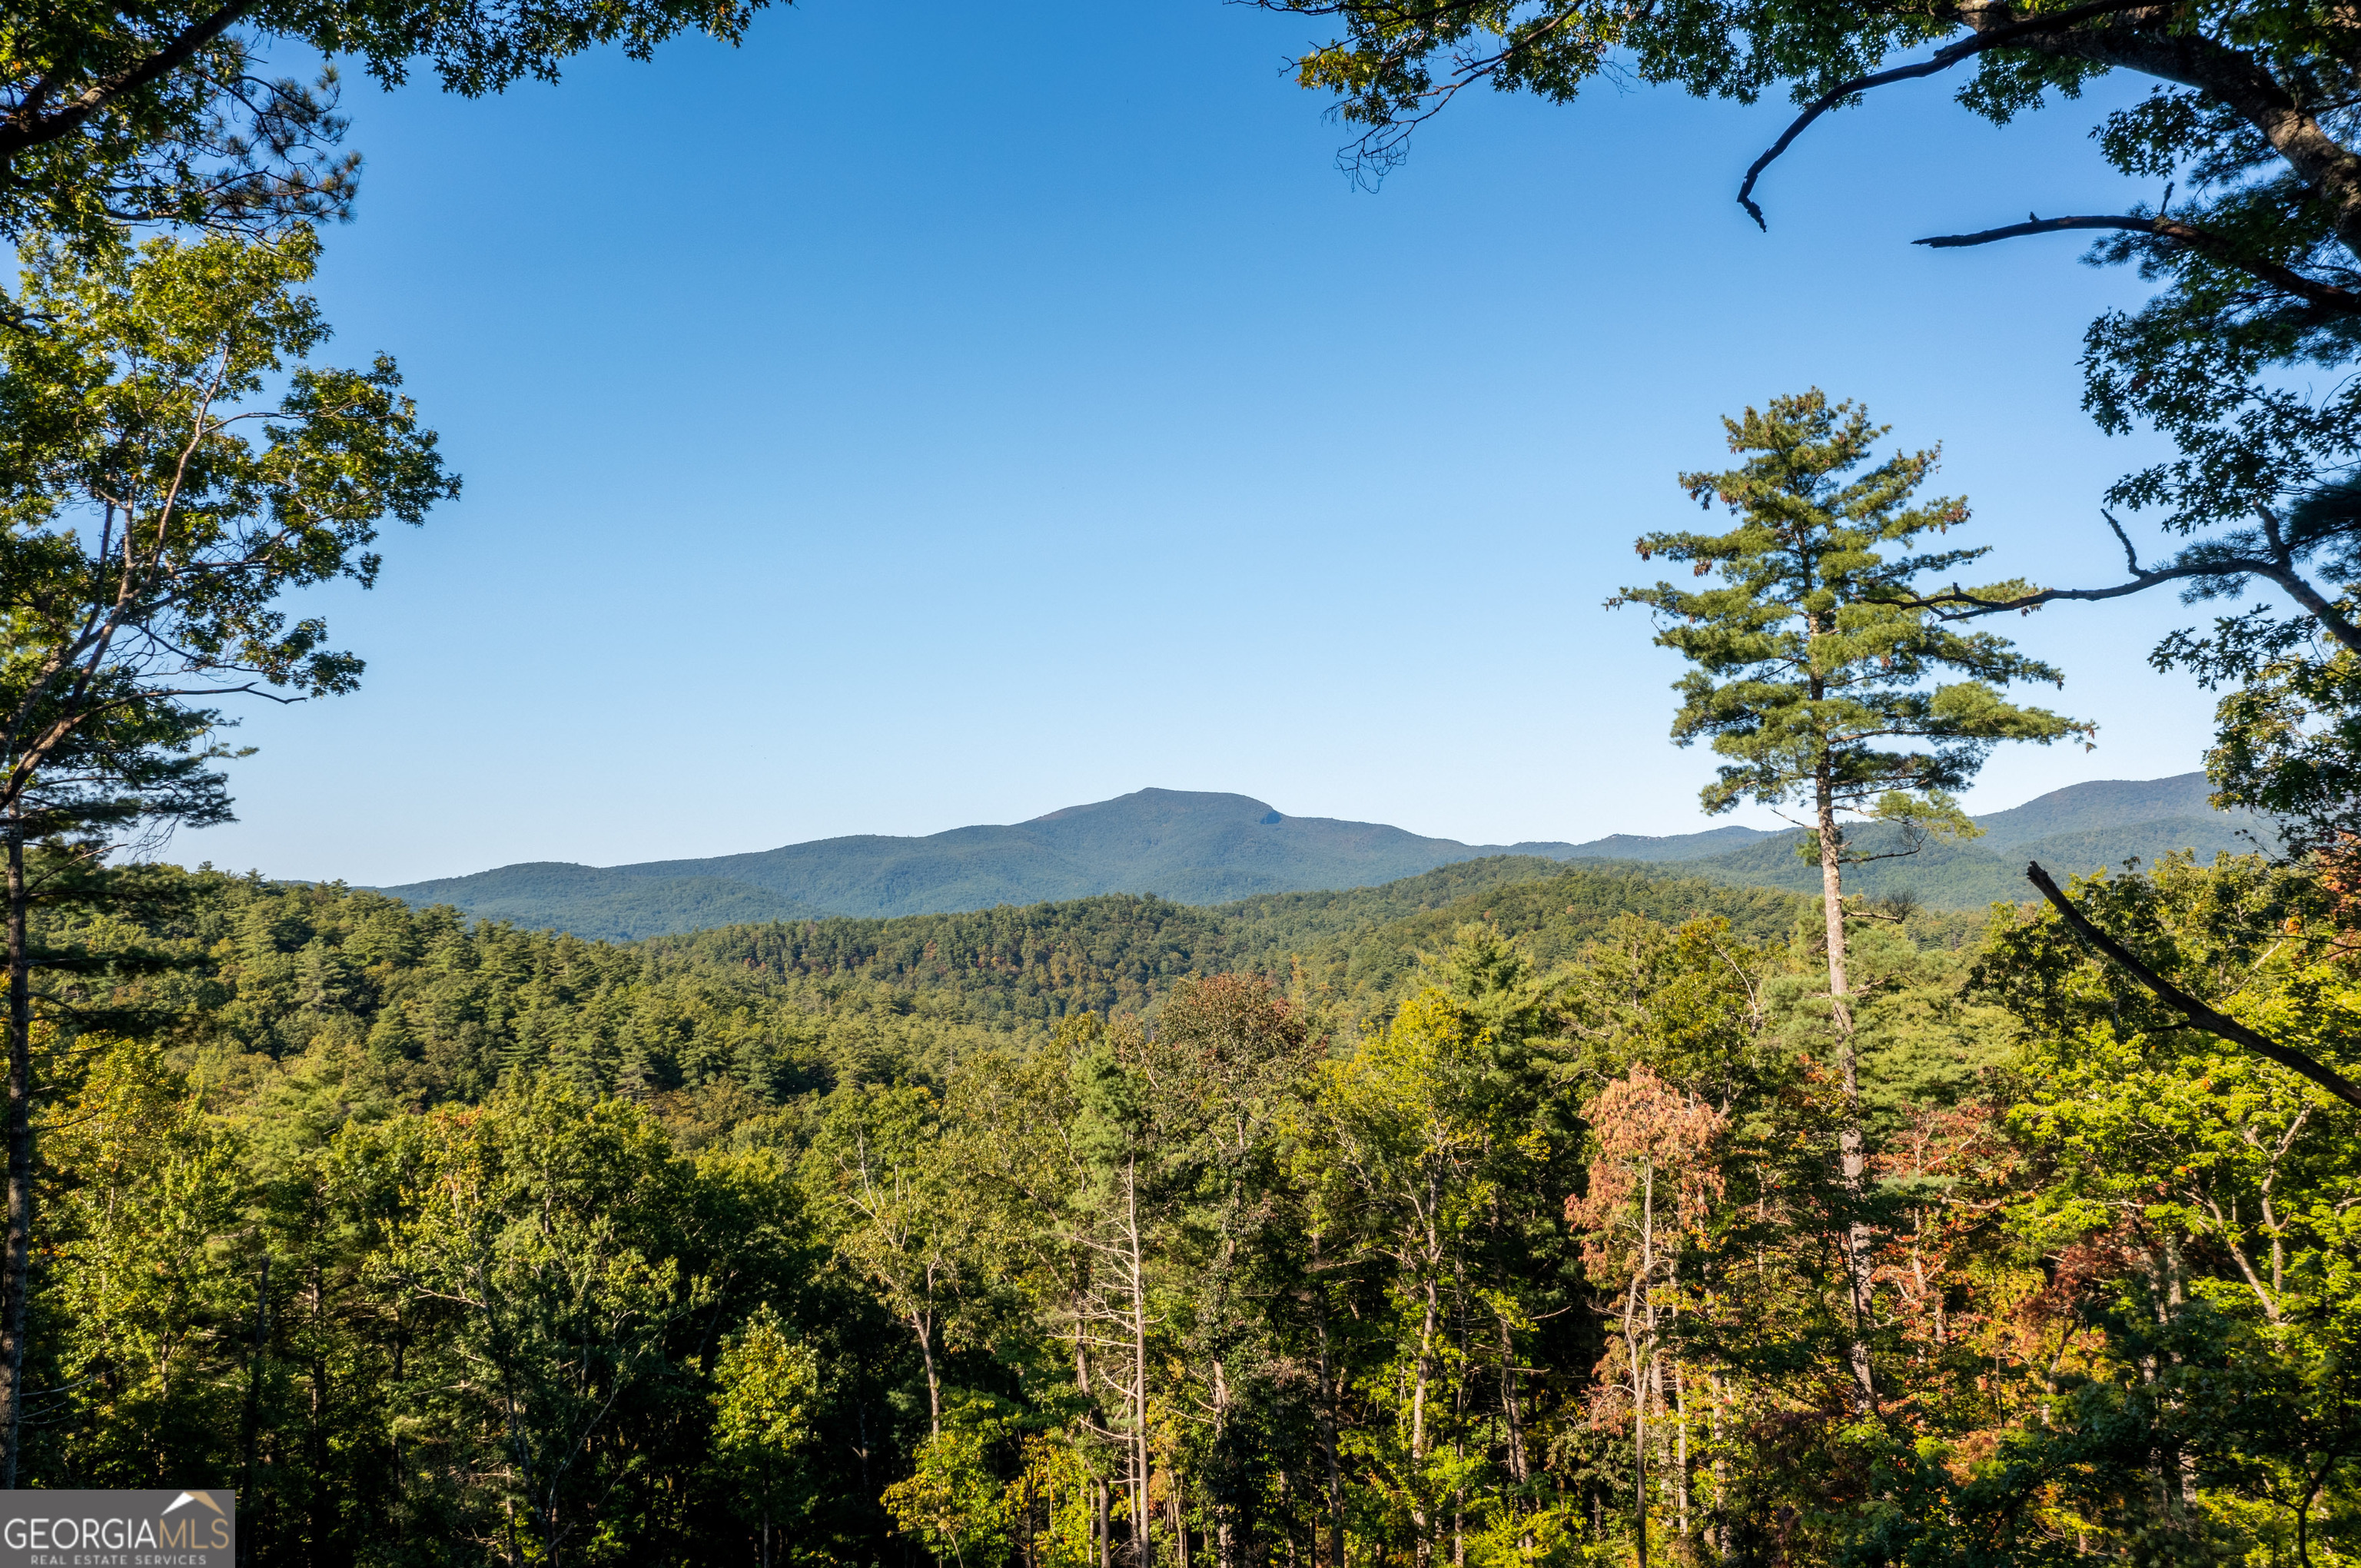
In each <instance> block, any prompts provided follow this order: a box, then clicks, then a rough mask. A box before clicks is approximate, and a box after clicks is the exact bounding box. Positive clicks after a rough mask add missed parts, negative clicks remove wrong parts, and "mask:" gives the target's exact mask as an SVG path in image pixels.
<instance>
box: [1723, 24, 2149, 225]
mask: <svg viewBox="0 0 2361 1568" xmlns="http://www.w3.org/2000/svg"><path fill="white" fill-rule="evenodd" d="M2153 4H2154V0H2092V3H2091V4H2089V5H2076V6H2074V7H2072V8H2071V9H2069V10H2064V11H2056V12H2051V13H2048V14H2047V15H2044V16H2028V17H2026V19H2025V20H2023V21H2021V22H2011V23H2009V24H2008V25H2007V26H2006V27H1994V28H1993V30H1992V31H1991V32H1988V33H1978V34H1977V35H1976V36H1975V37H1973V38H1961V39H1960V41H1959V42H1958V43H1955V44H1950V45H1947V46H1946V47H1944V48H1942V49H1937V50H1936V51H1935V53H1934V55H1933V57H1932V58H1930V59H1927V60H1920V61H1919V62H1918V63H1917V64H1916V65H1897V66H1895V67H1894V69H1893V70H1891V71H1871V72H1870V73H1869V74H1868V75H1866V76H1856V77H1854V78H1853V79H1852V80H1851V81H1850V82H1839V83H1837V85H1836V86H1834V87H1831V88H1830V89H1828V91H1827V92H1826V93H1821V94H1820V95H1819V96H1818V97H1817V98H1815V99H1813V100H1812V102H1811V103H1810V104H1809V105H1807V106H1806V108H1805V110H1804V112H1803V113H1802V114H1800V115H1796V116H1795V120H1794V122H1793V123H1792V124H1790V125H1789V126H1787V128H1786V130H1785V131H1784V132H1783V133H1781V135H1780V137H1779V139H1778V140H1777V141H1775V142H1773V143H1772V144H1771V150H1769V151H1768V152H1766V153H1764V154H1763V156H1762V157H1760V158H1758V159H1755V160H1754V161H1753V162H1752V164H1750V165H1748V167H1747V170H1746V181H1745V182H1744V183H1743V184H1741V185H1740V186H1739V188H1738V204H1739V205H1740V206H1741V207H1743V208H1745V209H1746V214H1747V215H1748V216H1749V217H1751V218H1752V219H1753V220H1754V226H1755V227H1757V228H1760V229H1763V230H1765V231H1766V232H1767V231H1768V230H1769V229H1770V227H1771V225H1769V224H1767V223H1765V222H1763V209H1762V208H1760V207H1758V206H1756V205H1755V204H1754V181H1757V180H1758V179H1760V178H1762V175H1763V170H1766V169H1768V168H1770V167H1771V164H1772V162H1773V160H1774V159H1777V158H1778V156H1779V155H1780V154H1781V153H1783V152H1784V151H1786V150H1787V148H1789V147H1790V146H1792V145H1793V144H1794V142H1795V138H1796V137H1799V136H1801V135H1803V134H1804V128H1805V127H1806V126H1809V125H1810V124H1811V123H1812V122H1813V121H1814V120H1817V119H1818V118H1819V117H1820V116H1821V115H1825V114H1827V113H1828V111H1829V110H1830V109H1833V108H1835V107H1836V106H1837V105H1838V104H1841V103H1843V102H1844V101H1845V100H1846V99H1848V98H1850V97H1853V96H1854V95H1855V94H1857V93H1866V92H1868V91H1869V90H1870V89H1871V88H1872V87H1884V86H1888V85H1890V84H1891V83H1893V82H1909V81H1912V80H1915V79H1916V78H1917V77H1921V76H1933V75H1935V74H1936V73H1937V72H1938V71H1949V70H1950V69H1951V67H1953V66H1955V65H1957V64H1959V63H1960V61H1961V60H1971V59H1973V58H1974V57H1975V56H1977V55H1980V54H1982V53H1983V52H1984V51H1985V50H1986V49H2005V48H2007V47H2008V46H2009V45H2010V44H2013V43H2021V42H2023V41H2024V40H2025V39H2026V38H2029V37H2032V36H2033V35H2035V34H2037V33H2051V32H2056V31H2057V30H2058V29H2059V28H2060V27H2072V26H2074V25H2075V24H2076V23H2078V22H2086V21H2089V20H2090V19H2091V18H2092V17H2093V16H2106V15H2108V14H2109V13H2111V12H2115V11H2138V10H2146V9H2148V8H2149V7H2150V6H2151V5H2153Z"/></svg>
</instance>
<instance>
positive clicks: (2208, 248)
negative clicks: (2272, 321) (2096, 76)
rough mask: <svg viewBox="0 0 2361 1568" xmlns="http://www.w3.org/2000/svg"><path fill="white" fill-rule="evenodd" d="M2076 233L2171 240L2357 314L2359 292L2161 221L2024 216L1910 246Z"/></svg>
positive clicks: (2324, 305)
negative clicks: (2020, 219)
mask: <svg viewBox="0 0 2361 1568" xmlns="http://www.w3.org/2000/svg"><path fill="white" fill-rule="evenodd" d="M2076 229H2121V230H2123V231H2124V232H2125V233H2127V234H2146V235H2154V236H2157V237H2158V238H2159V239H2169V240H2175V241H2178V242H2179V243H2180V244H2182V245H2185V246H2187V247H2189V248H2190V249H2191V250H2194V251H2199V252H2202V254H2203V255H2205V256H2206V257H2207V258H2210V259H2212V260H2213V261H2217V262H2219V263H2221V264H2222V265H2223V266H2224V267H2229V268H2235V269H2237V270H2238V271H2240V272H2244V273H2246V275H2247V276H2248V277H2250V278H2255V279H2258V280H2261V281H2263V282H2265V283H2268V284H2269V285H2271V287H2273V288H2275V289H2278V290H2280V291H2283V292H2285V293H2290V294H2293V295H2294V296H2295V297H2296V298H2298V299H2300V300H2301V301H2303V302H2305V303H2307V304H2310V305H2313V306H2316V307H2318V308H2319V309H2321V310H2324V311H2335V312H2337V313H2340V314H2344V315H2361V294H2356V293H2355V292H2354V291H2352V290H2350V289H2340V288H2338V287H2336V285H2334V283H2322V282H2319V281H2317V280H2313V279H2310V278H2307V277H2305V276H2304V275H2303V274H2302V273H2301V272H2298V271H2296V270H2294V269H2292V268H2287V267H2282V266H2280V265H2279V263H2277V262H2275V261H2258V260H2255V259H2253V258H2248V257H2243V256H2240V255H2238V254H2237V252H2236V251H2235V249H2234V248H2233V247H2232V246H2231V244H2230V242H2229V241H2228V240H2226V239H2224V238H2223V237H2222V236H2219V235H2213V234H2207V233H2206V232H2205V231H2204V230H2203V229H2200V228H2192V227H2191V226H2190V225H2187V224H2182V223H2175V222H2174V221H2172V220H2171V219H2170V218H2165V217H2155V218H2143V217H2136V216H2126V217H2114V216H2110V215H2105V214H2101V215H2098V216H2093V217H2071V218H2037V217H2035V216H2033V215H2032V214H2026V221H2025V222H2023V223H2021V224H2010V225H2008V226H2007V227H2005V228H1996V229H1980V230H1978V231H1977V232H1976V233H1974V234H1943V235H1936V236H1932V237H1930V238H1927V239H1914V240H1912V241H1911V242H1910V243H1911V244H1913V245H1923V246H1926V247H1928V248H1930V249H1934V250H1952V249H1957V248H1958V247H1961V246H1969V245H1990V244H1992V243H1993V241H1995V240H2003V239H2023V238H2025V237H2026V236H2029V235H2037V234H2064V233H2068V232H2070V231H2072V230H2076Z"/></svg>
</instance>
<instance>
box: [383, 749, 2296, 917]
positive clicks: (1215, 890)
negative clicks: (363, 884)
mask: <svg viewBox="0 0 2361 1568" xmlns="http://www.w3.org/2000/svg"><path fill="white" fill-rule="evenodd" d="M2207 793H2208V786H2207V784H2206V783H2205V777H2204V775H2203V774H2202V773H2184V774H2181V775H2180V776H2179V777H2177V778H2169V779H2150V780H2143V781H2124V780H2110V781H2106V782H2102V783H2093V784H2074V785H2071V786H2070V787H2068V788H2066V789H2061V790H2055V791H2052V792H2051V793H2050V794H2048V795H2043V796H2041V797H2040V798H2039V799H2037V800H2033V801H2028V802H2027V803H2026V804H2025V805H2023V806H2016V807H2015V808H2013V809H2011V810H2007V811H1999V812H1994V813H1993V814H1992V815H1991V816H1989V817H1980V818H1978V819H1977V820H1978V822H1979V825H1980V826H1982V828H1984V837H1983V838H1982V839H1975V840H1973V841H1971V842H1970V843H1967V844H1961V845H1944V846H1934V847H1930V848H1928V849H1927V850H1923V851H1921V852H1920V853H1919V854H1917V855H1915V856H1911V857H1909V858H1907V859H1903V860H1892V861H1876V862H1873V863H1872V864H1870V865H1867V866H1863V867H1861V868H1858V869H1857V870H1856V871H1854V872H1851V873H1849V875H1848V879H1847V883H1848V886H1849V887H1853V888H1857V889H1859V890H1861V891H1863V892H1868V893H1873V894H1897V893H1909V894H1916V896H1917V897H1918V898H1919V899H1920V900H1922V901H1923V902H1925V903H1927V904H1929V905H1941V906H1947V907H1970V906H1974V905H1982V904H1985V903H1989V902H1992V901H1993V900H1996V899H2018V898H2022V897H2024V896H2026V893H2025V883H2024V880H2023V872H2024V868H2025V862H2026V861H2027V860H2029V859H2031V860H2039V861H2042V863H2043V864H2044V865H2046V866H2048V867H2049V868H2050V869H2051V870H2053V871H2055V872H2059V873H2060V874H2064V873H2067V872H2089V871H2094V870H2096V869H2098V868H2100V867H2102V866H2111V865H2118V864H2120V863H2122V862H2123V861H2125V860H2127V859H2130V858H2133V857H2137V858H2138V859H2139V860H2141V861H2154V860H2156V859H2157V858H2158V857H2159V856H2161V855H2163V854H2165V853H2167V852H2169V851H2171V850H2196V851H2198V852H2199V853H2200V854H2201V855H2202V856H2204V857H2205V858H2207V859H2211V858H2212V856H2213V855H2214V854H2215V853H2217V852H2220V851H2222V850H2249V849H2252V848H2254V844H2253V842H2252V841H2250V840H2248V839H2244V838H2242V837H2241V836H2240V834H2241V831H2242V830H2248V831H2257V832H2259V831H2261V828H2260V825H2259V824H2258V823H2257V821H2255V820H2254V819H2251V818H2249V817H2246V816H2245V815H2244V814H2236V813H2224V812H2217V811H2214V810H2213V809H2212V807H2211V806H2209V805H2208V804H2207V802H2206V795H2207ZM1797 838H1798V835H1797V834H1795V833H1794V832H1765V831H1763V830H1761V829H1758V828H1713V829H1711V830H1709V831H1708V832H1703V833H1682V834H1675V835H1672V836H1670V837H1665V838H1647V837H1642V836H1637V835H1633V834H1628V833H1618V834H1613V835H1610V836H1609V837H1608V838H1604V839H1591V840H1589V841H1588V842H1587V843H1580V844H1569V843H1522V844H1463V843H1460V842H1459V841H1458V840H1456V839H1427V838H1422V837H1420V836H1419V835H1418V834H1415V833H1410V832H1405V831H1404V830H1403V829H1401V828H1389V827H1386V826H1385V825H1383V824H1381V823H1374V822H1344V821H1339V820H1337V819H1335V818H1334V817H1287V816H1283V815H1281V814H1280V813H1279V812H1278V811H1276V810H1273V809H1272V808H1271V807H1270V806H1268V805H1266V804H1265V803H1263V802H1262V801H1259V800H1256V799H1254V798H1252V797H1251V796H1248V795H1216V794H1205V793H1199V792H1194V791H1189V790H1170V789H1144V790H1140V791H1138V792H1137V793H1136V794H1132V795H1122V796H1119V797H1117V798H1116V799H1114V800H1103V801H1099V802H1097V803H1095V804H1093V805H1090V806H1068V807H1067V808H1065V809H1064V810H1062V811H1053V812H1051V813H1049V815H1048V816H1046V817H1035V818H1034V819H1033V820H1031V821H1030V822H1018V823H1014V824H1010V825H1008V826H1005V827H977V828H952V829H951V830H950V831H949V832H946V833H934V834H929V835H928V836H927V837H925V838H916V839H901V838H887V837H883V836H879V835H873V834H862V835H859V836H856V837H852V838H845V839H816V840H813V841H812V842H809V843H804V844H788V845H785V846H784V847H782V848H780V849H776V850H762V851H760V852H758V853H753V854H744V855H721V856H717V857H714V858H712V859H709V860H695V861H644V862H642V863H641V864H638V865H628V866H581V865H573V864H569V863H566V862H561V861H529V862H526V863H524V864H521V865H512V866H502V867H500V868H499V869H498V870H495V871H488V872H477V873H476V874H475V875H473V876H462V877H448V878H444V879H442V880H439V881H435V882H422V883H411V884H409V885H408V886H406V887H390V888H385V889H383V890H382V891H383V892H386V893H389V894H392V895H393V896H395V897H397V898H401V899H404V900H406V901H408V902H410V903H412V904H418V905H432V904H449V905H456V906H457V907H459V908H460V909H462V910H465V911H466V912H467V913H468V914H470V915H474V916H479V917H482V918H487V919H496V920H505V921H509V922H511V923H512V924H515V925H518V926H522V927H528V928H532V929H542V928H550V927H554V928H556V929H559V930H565V931H571V932H573V933H575V934H576V935H577V936H582V937H588V938H606V939H610V940H633V939H636V938H642V937H653V936H660V935H665V934H669V933H674V932H681V931H698V930H705V929H708V928H711V927H719V926H734V925H741V924H746V923H749V922H754V921H763V920H791V919H816V918H820V917H824V916H834V915H847V916H900V915H924V914H938V913H952V912H957V911H961V910H969V909H984V908H989V907H991V906H993V905H1001V904H1015V905H1023V904H1038V903H1043V902H1047V901H1049V900H1053V899H1071V898H1082V897H1088V896H1090V895H1092V894H1102V893H1154V894H1161V895H1162V896H1163V897H1165V898H1168V899H1171V900H1173V901H1175V902H1177V903H1181V904H1196V905H1207V904H1223V903H1228V902H1231V901H1234V900H1236V899H1241V898H1247V897H1251V896H1253V895H1255V894H1266V893H1292V892H1303V891H1312V890H1329V889H1342V888H1354V887H1369V886H1374V885H1377V884H1378V883H1388V882H1392V881H1395V880H1397V879H1399V878H1402V877H1409V876H1416V875H1418V874H1420V873H1421V872H1428V871H1432V870H1433V869H1435V868H1436V867H1439V866H1445V865H1451V864H1454V863H1455V862H1458V861H1470V860H1476V859H1478V858H1482V857H1486V856H1493V855H1518V856H1525V857H1530V858H1532V859H1533V861H1534V865H1535V872H1536V874H1542V873H1543V872H1546V870H1547V867H1546V865H1545V864H1544V863H1543V862H1545V861H1622V862H1642V863H1664V862H1674V861H1677V862H1680V864H1681V869H1682V871H1683V872H1686V873H1690V874H1695V875H1700V876H1705V877H1708V878H1710V879H1712V880H1713V881H1716V882H1720V883H1730V884H1732V885H1739V886H1760V887H1780V888H1788V889H1792V890H1794V891H1796V892H1802V893H1814V892H1817V890H1818V886H1819V873H1818V872H1817V868H1816V867H1814V866H1812V865H1809V864H1806V862H1804V861H1800V860H1798V859H1797V858H1796V856H1795V843H1796V840H1797Z"/></svg>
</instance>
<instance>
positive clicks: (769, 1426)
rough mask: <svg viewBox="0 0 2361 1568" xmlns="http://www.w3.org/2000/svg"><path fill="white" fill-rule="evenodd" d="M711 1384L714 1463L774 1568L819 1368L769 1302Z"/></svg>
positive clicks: (726, 1348)
mask: <svg viewBox="0 0 2361 1568" xmlns="http://www.w3.org/2000/svg"><path fill="white" fill-rule="evenodd" d="M713 1381H714V1383H715V1385H716V1387H715V1388H714V1393H713V1461H714V1464H716V1465H718V1466H719V1467H720V1469H721V1470H722V1471H723V1472H724V1473H725V1474H726V1475H728V1477H729V1479H730V1485H731V1486H732V1488H733V1490H734V1491H735V1493H736V1495H737V1497H738V1499H739V1503H740V1506H741V1507H742V1508H745V1509H746V1511H747V1512H748V1513H750V1514H751V1515H752V1516H753V1519H754V1521H755V1524H756V1526H757V1527H758V1528H759V1529H760V1530H761V1531H762V1552H761V1555H760V1558H759V1559H758V1561H759V1563H760V1568H774V1564H775V1563H777V1561H778V1559H777V1557H776V1556H775V1555H774V1547H773V1545H772V1537H773V1530H774V1527H775V1526H776V1525H777V1523H778V1522H779V1519H780V1516H781V1515H782V1514H784V1513H785V1512H786V1510H787V1508H788V1505H789V1503H790V1501H791V1499H792V1497H793V1496H794V1492H793V1488H794V1486H795V1483H796V1478H797V1477H796V1457H797V1453H798V1451H799V1450H800V1449H801V1448H802V1447H803V1445H804V1444H805V1442H807V1441H809V1439H810V1437H811V1407H812V1403H813V1401H814V1400H815V1399H817V1398H818V1395H819V1364H818V1361H817V1360H816V1359H815V1358H814V1356H813V1355H812V1353H811V1350H810V1348H809V1347H808V1346H807V1345H804V1344H801V1343H797V1342H796V1340H795V1339H794V1338H793V1337H792V1335H791V1334H790V1332H789V1331H788V1328H787V1325H786V1323H785V1321H784V1320H782V1319H781V1318H780V1316H779V1314H778V1312H777V1311H776V1310H774V1309H773V1308H772V1307H771V1305H770V1304H769V1303H768V1302H765V1303H763V1305H762V1306H760V1307H757V1308H756V1309H755V1310H754V1311H753V1314H752V1316H751V1317H749V1318H748V1319H747V1320H746V1326H745V1327H744V1328H742V1329H741V1330H739V1332H737V1334H736V1335H734V1336H733V1337H731V1338H730V1341H729V1342H728V1343H725V1344H723V1346H722V1347H721V1354H720V1356H719V1359H718V1360H717V1361H716V1362H715V1363H714V1366H713Z"/></svg>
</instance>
